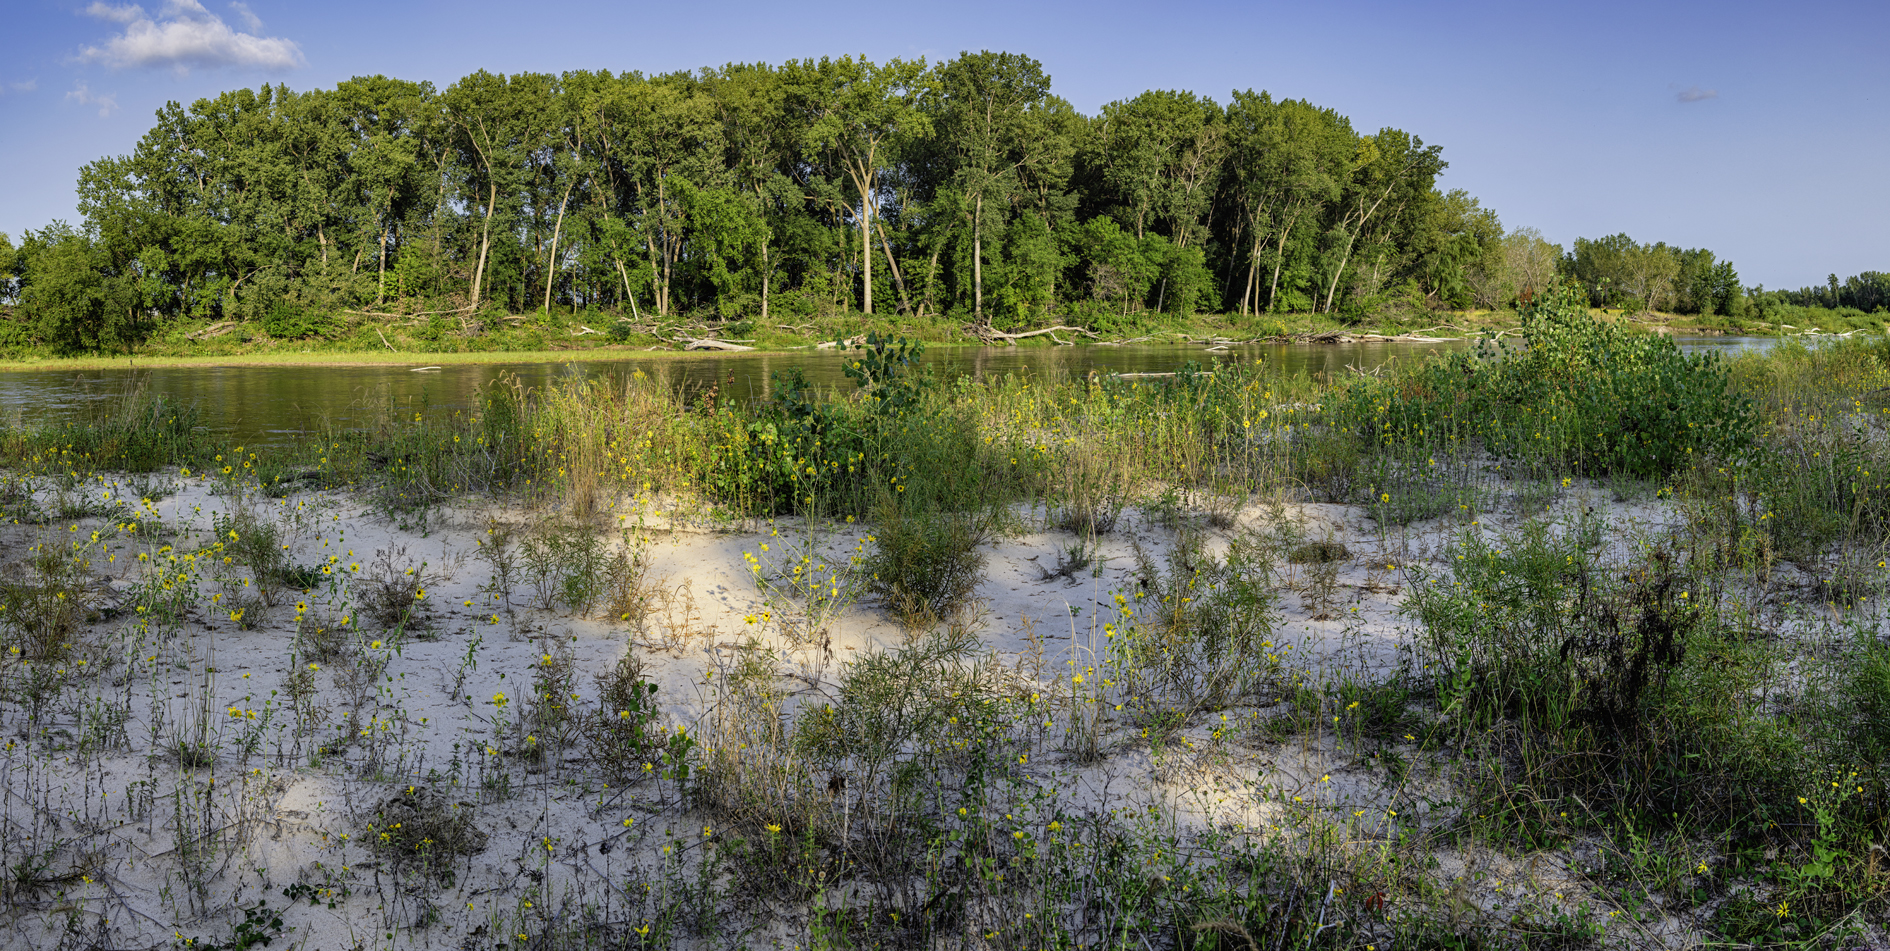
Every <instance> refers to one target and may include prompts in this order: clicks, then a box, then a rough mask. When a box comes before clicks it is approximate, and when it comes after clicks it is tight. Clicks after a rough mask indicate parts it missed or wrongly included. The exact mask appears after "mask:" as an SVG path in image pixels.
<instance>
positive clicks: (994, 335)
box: [977, 324, 1097, 347]
mask: <svg viewBox="0 0 1890 951" xmlns="http://www.w3.org/2000/svg"><path fill="white" fill-rule="evenodd" d="M1059 330H1062V331H1066V332H1068V333H1076V334H1082V335H1083V336H1085V337H1090V338H1094V337H1096V336H1097V333H1096V332H1095V331H1093V330H1089V329H1086V328H1083V327H1071V326H1069V325H1068V324H1058V325H1056V326H1055V327H1045V328H1043V329H1042V330H1026V331H1024V332H1023V333H1015V334H1012V333H1005V332H1004V331H1001V330H992V329H989V328H986V329H984V330H980V331H977V335H978V336H980V337H983V338H984V339H986V340H1002V341H1005V342H1006V343H1009V344H1010V345H1011V346H1013V347H1015V346H1017V341H1019V340H1023V339H1025V338H1027V337H1041V336H1043V335H1045V334H1049V335H1050V339H1052V340H1056V339H1057V336H1056V332H1057V331H1059ZM1059 342H1061V341H1059ZM1065 346H1073V344H1065Z"/></svg>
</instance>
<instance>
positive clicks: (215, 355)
mask: <svg viewBox="0 0 1890 951" xmlns="http://www.w3.org/2000/svg"><path fill="white" fill-rule="evenodd" d="M1593 313H1594V314H1595V315H1596V316H1597V318H1599V319H1602V320H1607V321H1617V322H1624V323H1626V324H1627V325H1629V326H1631V327H1634V328H1636V329H1639V330H1644V331H1648V332H1670V333H1707V334H1717V333H1737V334H1752V335H1761V336H1773V335H1788V334H1792V333H1797V332H1804V331H1809V330H1812V329H1813V328H1812V326H1811V325H1812V324H1814V323H1819V321H1817V320H1815V319H1810V318H1804V319H1800V318H1801V315H1798V314H1796V313H1794V314H1793V315H1788V316H1791V317H1792V318H1793V319H1799V321H1800V322H1799V323H1797V324H1790V325H1789V326H1787V325H1786V324H1788V323H1789V321H1784V320H1783V318H1781V321H1780V322H1772V323H1768V322H1765V321H1761V320H1735V319H1728V318H1723V317H1722V318H1715V317H1710V316H1709V317H1698V316H1692V317H1688V316H1681V315H1675V314H1639V315H1630V314H1623V313H1621V312H1618V311H1602V310H1596V311H1594V312H1593ZM357 320H358V321H359V322H358V324H357V325H356V326H354V327H353V328H352V329H350V330H347V331H345V332H341V333H338V334H337V335H336V336H334V337H333V338H314V339H307V340H282V339H275V338H271V337H269V336H268V335H267V334H265V333H263V332H262V331H261V330H260V329H258V328H256V327H254V326H251V325H246V324H240V323H234V322H215V323H212V322H209V321H187V322H184V323H180V324H177V325H175V326H173V327H170V328H168V329H166V330H165V331H164V332H162V333H160V334H158V335H156V336H155V337H153V338H151V339H149V340H147V341H145V342H144V343H142V344H140V345H138V346H137V347H135V348H134V349H133V351H132V352H131V353H129V354H127V353H117V354H106V353H101V354H94V355H90V356H66V357H55V356H53V355H50V354H16V355H13V356H11V357H8V358H6V359H4V360H0V369H5V370H20V369H81V370H83V369H102V368H107V367H127V366H193V365H212V366H231V365H275V364H283V365H304V364H306V365H357V364H415V365H420V364H451V363H510V362H552V361H558V360H569V359H572V358H573V357H574V356H581V357H582V358H583V359H587V360H610V359H633V358H634V359H642V358H646V357H648V356H649V355H651V354H656V353H663V352H677V351H679V350H681V349H682V348H684V347H686V346H687V345H688V343H689V341H691V340H694V339H703V338H713V339H719V340H723V341H728V342H737V343H739V344H740V345H741V346H747V347H753V348H755V349H758V350H764V351H766V350H772V351H786V350H793V349H798V348H805V347H811V346H816V345H818V344H822V343H830V342H831V341H833V340H836V339H843V338H845V339H851V338H856V337H861V336H864V335H866V334H868V333H878V334H881V335H890V336H900V337H906V338H909V339H914V340H920V341H923V342H924V343H926V345H928V346H932V347H954V346H983V345H986V344H987V343H992V342H995V343H998V344H1000V345H1002V344H1003V343H1004V342H1005V341H1003V340H992V341H987V340H985V339H981V338H978V337H974V336H971V335H970V334H969V333H967V329H966V327H965V326H964V325H963V323H962V322H959V321H951V320H941V319H931V320H926V321H911V320H906V319H903V318H899V317H891V318H887V317H880V318H874V319H868V318H865V317H863V316H861V315H857V314H856V315H852V316H845V315H834V316H829V317H824V318H818V317H810V318H807V319H806V320H805V321H804V322H802V323H794V324H787V323H776V324H762V323H760V322H758V321H757V322H738V323H735V324H729V325H717V326H714V327H711V326H710V325H706V324H690V323H688V322H686V321H681V320H674V321H667V322H663V321H657V322H650V323H643V324H635V323H634V322H632V321H630V320H629V318H621V319H620V318H617V317H614V316H610V315H599V314H585V313H570V312H558V313H553V314H549V315H546V314H530V315H513V316H506V317H492V316H488V317H485V318H482V319H481V320H479V321H478V322H477V325H476V326H475V324H474V322H472V321H466V322H461V321H458V320H446V321H445V322H444V323H441V322H440V321H442V320H445V319H444V318H437V317H435V318H425V319H413V320H375V319H369V318H357ZM1518 321H1519V315H1518V314H1517V313H1516V312H1514V311H1494V312H1492V311H1468V312H1457V311H1436V312H1414V313H1411V314H1406V315H1402V316H1399V317H1396V318H1391V317H1380V318H1374V319H1369V320H1366V321H1365V322H1363V323H1357V322H1354V323H1343V322H1340V321H1338V320H1336V319H1333V318H1332V317H1330V316H1327V315H1319V314H1270V315H1262V316H1252V317H1241V316H1239V315H1231V314H1197V315H1194V316H1193V317H1190V318H1187V319H1181V318H1174V317H1169V316H1166V315H1149V316H1146V317H1144V318H1143V319H1141V320H1139V321H1136V322H1132V323H1129V324H1127V325H1125V327H1124V328H1122V329H1118V330H1115V331H1112V332H1108V333H1100V334H1093V333H1090V332H1088V331H1070V330H1062V331H1058V332H1057V334H1056V336H1055V337H1054V339H1053V337H1052V336H1051V335H1048V334H1045V335H1040V336H1035V337H1027V338H1024V339H1021V340H1018V341H1015V342H1016V344H1017V345H1019V346H1026V347H1040V346H1056V345H1058V344H1059V343H1074V344H1077V345H1085V344H1100V343H1112V344H1119V343H1123V342H1128V341H1136V342H1161V341H1164V340H1166V341H1174V342H1179V341H1184V340H1194V341H1200V340H1226V341H1251V340H1263V339H1283V340H1293V339H1328V338H1331V337H1333V336H1335V335H1354V336H1356V335H1365V334H1375V335H1379V336H1397V335H1401V334H1410V333H1414V332H1417V333H1425V334H1429V335H1432V336H1466V335H1471V334H1477V333H1491V332H1495V331H1503V330H1515V329H1516V328H1517V326H1518ZM1822 323H1824V324H1829V325H1830V326H1822V327H1818V328H1816V329H1817V330H1819V331H1821V332H1826V333H1842V332H1846V331H1854V330H1860V329H1861V330H1866V331H1869V332H1881V331H1882V329H1883V326H1882V324H1881V322H1879V321H1877V320H1875V319H1874V318H1871V317H1868V316H1866V315H1861V314H1854V315H1850V316H1844V317H1834V318H1832V319H1827V320H1824V321H1822ZM1054 326H1057V324H1056V323H1055V322H1054V321H1051V322H1046V323H1043V324H1042V325H1041V327H1054ZM1018 329H1019V331H1020V332H1024V331H1029V330H1032V329H1040V327H1035V326H1033V327H1021V328H1018Z"/></svg>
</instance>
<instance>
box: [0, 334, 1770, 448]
mask: <svg viewBox="0 0 1890 951" xmlns="http://www.w3.org/2000/svg"><path fill="white" fill-rule="evenodd" d="M1680 343H1681V345H1682V347H1683V348H1685V349H1689V350H1696V349H1698V350H1705V349H1711V350H1719V351H1725V352H1729V353H1730V352H1736V351H1739V350H1749V349H1758V348H1762V347H1765V346H1769V345H1770V344H1771V343H1772V341H1771V340H1770V339H1769V338H1760V337H1701V338H1691V339H1683V340H1681V341H1680ZM1469 345H1470V344H1469V343H1468V342H1467V341H1450V342H1438V343H1411V342H1403V341H1399V342H1390V341H1362V342H1357V343H1347V344H1263V345H1253V346H1242V347H1233V348H1228V349H1224V350H1208V349H1207V348H1206V347H1204V346H1202V345H1200V344H1185V345H1162V346H1129V347H1054V348H1028V349H1020V348H1014V347H983V348H952V349H938V350H934V351H932V352H931V353H930V354H928V355H927V359H926V363H927V365H929V366H930V367H932V368H933V369H934V370H935V372H937V373H938V374H939V375H940V376H941V377H945V378H951V377H955V376H959V375H963V374H971V375H973V376H978V377H1002V376H1003V375H1005V374H1024V373H1041V372H1046V371H1050V372H1060V373H1069V374H1072V375H1078V376H1080V375H1083V374H1086V373H1088V372H1090V371H1092V370H1095V371H1099V372H1103V373H1162V372H1170V371H1173V370H1175V369H1177V368H1179V367H1181V366H1182V365H1183V364H1185V363H1186V362H1188V361H1190V360H1192V361H1195V362H1196V363H1198V364H1200V365H1202V366H1203V367H1204V368H1207V367H1210V366H1212V365H1213V364H1215V363H1220V362H1225V361H1230V360H1238V361H1241V362H1243V363H1248V362H1253V361H1260V362H1263V363H1265V364H1266V365H1267V366H1269V367H1271V368H1274V369H1276V370H1277V371H1278V372H1280V373H1282V374H1294V375H1296V374H1300V373H1310V374H1321V373H1324V374H1332V373H1339V372H1344V371H1345V368H1346V367H1348V366H1354V367H1359V368H1360V369H1371V368H1373V367H1377V366H1381V365H1383V364H1385V363H1386V362H1389V361H1392V360H1411V359H1420V358H1422V357H1424V356H1425V355H1427V354H1430V353H1433V352H1438V353H1441V352H1445V351H1448V350H1452V349H1460V348H1463V347H1467V346H1469ZM842 360H843V357H842V355H841V354H839V353H836V352H834V351H831V350H827V351H814V352H803V353H788V354H783V353H703V354H693V353H692V354H688V355H684V356H667V357H661V358H655V357H653V358H651V359H647V360H608V361H586V360H581V359H579V360H572V361H570V362H566V363H518V364H503V363H500V364H484V365H458V366H455V365H446V366H444V367H442V368H441V369H439V370H437V371H428V372H418V373H417V372H414V371H413V370H412V369H411V368H409V367H403V366H361V367H297V366H275V367H163V368H156V369H141V370H135V371H134V370H87V371H43V370H41V371H17V372H10V373H0V413H5V414H6V415H8V416H14V415H18V416H19V417H21V418H23V419H25V420H27V421H32V420H36V419H46V418H53V419H57V418H59V417H61V416H65V415H71V414H75V413H78V412H79V411H81V410H82V409H83V407H84V406H85V404H87V403H89V402H93V401H98V400H104V399H108V398H110V397H112V396H114V395H116V394H118V393H121V392H123V391H124V390H125V389H127V388H128V387H130V386H132V385H133V384H134V381H136V380H142V381H143V382H144V385H145V386H146V387H147V388H148V389H149V391H150V392H152V393H158V394H163V395H165V396H168V397H171V398H173V399H177V400H182V401H186V402H195V403H197V404H199V405H200V406H201V407H202V409H203V417H204V423H205V425H207V426H209V427H210V428H212V429H216V430H219V431H223V432H227V433H229V434H231V435H232V436H235V437H237V438H240V439H243V440H246V441H253V442H256V443H262V444H266V443H272V442H284V441H287V440H291V439H294V438H295V437H296V436H297V435H298V434H300V433H303V432H307V431H309V430H310V429H312V428H314V427H316V426H317V425H318V424H320V422H321V421H322V420H324V419H326V420H329V421H332V422H333V423H334V424H336V425H339V426H344V427H345V426H347V425H349V424H350V423H352V422H354V421H356V420H360V419H364V418H366V417H367V416H368V415H369V414H370V413H371V410H370V409H369V407H370V406H376V405H383V404H384V403H385V401H387V400H389V399H391V400H394V401H396V402H398V403H412V404H415V405H416V406H418V405H420V404H425V405H427V406H430V407H434V408H441V407H459V406H467V405H470V404H471V402H472V399H473V395H474V393H475V392H476V391H477V390H478V389H479V388H480V387H482V386H485V385H487V384H489V383H491V382H492V381H494V380H496V379H498V378H499V377H500V376H501V375H502V374H515V375H517V376H518V377H519V378H520V379H521V380H522V381H523V382H524V383H525V384H526V385H527V386H544V385H548V384H555V383H558V382H560V381H562V380H565V379H568V378H570V377H573V376H581V377H592V378H604V379H621V378H623V377H625V376H627V375H628V374H631V373H634V372H636V371H638V370H642V371H644V372H646V373H651V374H654V375H659V376H661V377H663V378H665V379H667V380H669V381H670V382H671V383H672V384H674V385H678V386H681V387H683V388H685V389H687V390H692V391H693V390H700V389H703V388H706V387H708V386H710V385H714V384H719V385H721V386H722V387H723V388H724V391H725V392H727V393H730V394H732V395H733V396H735V397H736V398H738V399H751V398H755V397H759V396H762V395H764V394H765V393H766V392H767V389H768V379H769V374H771V373H772V372H774V371H776V370H783V369H787V368H790V367H799V368H800V369H801V370H803V371H804V372H805V373H806V374H807V376H808V379H809V380H811V381H812V382H814V383H815V384H816V385H819V386H822V387H825V386H845V385H847V382H846V376H845V374H843V373H842V372H841V369H840V368H841V365H842Z"/></svg>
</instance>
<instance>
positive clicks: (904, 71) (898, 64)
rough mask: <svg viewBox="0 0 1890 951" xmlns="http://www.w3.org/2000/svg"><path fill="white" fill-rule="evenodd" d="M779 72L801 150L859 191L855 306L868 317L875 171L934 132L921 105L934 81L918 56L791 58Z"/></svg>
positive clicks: (876, 200) (930, 93) (877, 182)
mask: <svg viewBox="0 0 1890 951" xmlns="http://www.w3.org/2000/svg"><path fill="white" fill-rule="evenodd" d="M782 73H783V77H784V79H785V81H786V83H787V85H788V89H789V94H788V95H789V98H788V102H789V108H790V109H791V110H792V111H794V112H795V113H796V114H797V115H798V118H799V119H800V125H801V128H802V129H803V130H804V131H803V132H802V143H803V145H804V146H805V147H807V148H808V149H810V150H817V151H822V152H825V153H827V154H828V155H829V156H830V157H831V158H830V160H831V162H832V163H833V164H834V165H835V166H837V167H838V168H839V169H841V171H842V172H843V173H844V174H845V176H846V178H847V180H848V182H849V183H850V184H851V185H852V186H853V188H854V190H855V191H856V192H857V193H858V200H859V204H858V207H857V210H855V211H854V219H855V222H856V224H857V226H858V228H859V232H860V272H861V286H862V292H861V294H862V301H863V306H862V308H861V309H862V310H864V311H865V312H866V313H869V314H870V313H872V312H873V252H872V248H873V216H874V213H875V211H876V210H877V206H878V203H879V189H880V173H881V172H882V171H884V170H885V168H886V167H887V165H888V164H889V163H890V161H891V159H892V157H893V155H894V153H895V152H896V150H897V148H898V146H899V145H900V144H901V143H902V140H904V139H910V138H923V137H925V136H928V135H930V134H931V133H932V120H931V117H930V116H929V115H928V110H927V109H926V105H927V100H929V99H930V98H931V97H932V96H933V95H934V94H935V92H936V82H935V77H934V76H933V74H932V71H931V70H929V69H927V68H926V65H925V60H924V59H917V60H902V59H894V60H889V61H888V62H886V63H885V64H884V65H876V64H874V63H873V62H871V61H869V60H867V59H865V58H863V57H862V58H857V59H856V58H854V57H851V56H844V57H841V58H840V59H829V58H826V57H822V58H821V59H820V61H819V62H814V61H811V60H791V61H789V62H788V63H787V65H786V66H784V67H782ZM888 257H889V259H890V252H889V254H888Z"/></svg>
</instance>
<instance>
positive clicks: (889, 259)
mask: <svg viewBox="0 0 1890 951" xmlns="http://www.w3.org/2000/svg"><path fill="white" fill-rule="evenodd" d="M874 227H875V228H876V229H878V231H879V246H880V247H882V248H885V249H886V266H887V267H890V268H892V276H893V284H894V286H896V287H898V288H899V308H900V311H901V312H902V313H907V314H910V313H912V297H911V295H909V294H907V293H906V279H905V276H904V275H902V274H900V273H899V260H898V259H897V258H895V257H893V249H892V239H891V238H888V237H887V236H886V222H885V220H884V219H881V220H879V221H878V222H876V223H875V224H874Z"/></svg>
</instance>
